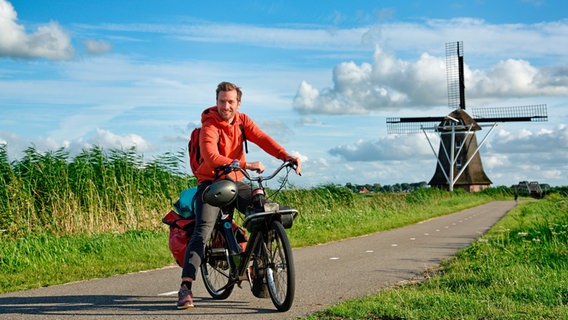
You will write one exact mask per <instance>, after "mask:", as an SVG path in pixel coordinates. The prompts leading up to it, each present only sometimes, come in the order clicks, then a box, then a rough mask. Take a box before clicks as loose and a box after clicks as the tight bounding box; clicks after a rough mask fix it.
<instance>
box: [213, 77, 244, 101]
mask: <svg viewBox="0 0 568 320" xmlns="http://www.w3.org/2000/svg"><path fill="white" fill-rule="evenodd" d="M232 90H237V101H239V102H240V101H241V97H242V96H243V92H242V91H241V88H239V86H237V85H236V84H234V83H231V82H227V81H223V82H221V83H219V84H218V85H217V90H216V92H215V101H217V100H218V99H219V92H221V91H232Z"/></svg>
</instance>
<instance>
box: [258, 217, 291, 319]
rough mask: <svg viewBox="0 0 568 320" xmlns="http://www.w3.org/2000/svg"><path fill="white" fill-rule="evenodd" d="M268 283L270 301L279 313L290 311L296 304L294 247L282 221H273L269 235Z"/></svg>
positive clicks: (267, 251)
mask: <svg viewBox="0 0 568 320" xmlns="http://www.w3.org/2000/svg"><path fill="white" fill-rule="evenodd" d="M265 243H266V259H267V265H268V268H267V270H266V275H265V277H266V283H267V285H268V292H269V294H270V299H271V300H272V303H273V304H274V306H275V307H276V309H277V310H278V311H281V312H284V311H288V310H289V309H290V308H291V307H292V303H293V302H294V293H295V290H296V281H295V279H296V275H295V268H294V258H293V256H292V247H291V246H290V241H289V240H288V235H287V234H286V231H285V230H284V226H283V225H282V223H280V221H276V220H275V221H273V222H272V224H271V229H270V230H269V231H268V233H267V237H266V239H265Z"/></svg>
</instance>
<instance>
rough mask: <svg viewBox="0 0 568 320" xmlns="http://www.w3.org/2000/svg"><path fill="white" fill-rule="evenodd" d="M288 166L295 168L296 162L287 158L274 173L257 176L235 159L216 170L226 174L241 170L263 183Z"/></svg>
mask: <svg viewBox="0 0 568 320" xmlns="http://www.w3.org/2000/svg"><path fill="white" fill-rule="evenodd" d="M286 167H290V168H292V169H294V168H295V164H294V163H293V162H292V161H289V160H286V161H284V162H283V163H282V164H281V165H280V166H279V167H278V168H276V170H274V172H273V173H272V174H270V175H268V176H261V175H259V176H256V177H251V176H250V174H249V173H248V171H246V170H245V169H243V168H241V166H240V165H239V161H236V160H235V161H233V162H231V163H230V164H226V165H223V166H220V167H218V168H217V169H215V171H216V172H217V173H219V174H220V175H226V174H229V173H231V172H233V171H240V172H241V173H242V174H243V175H244V176H245V178H247V179H248V180H249V181H252V182H258V183H261V182H262V181H266V180H270V179H273V178H274V177H275V176H276V175H277V174H278V173H279V172H280V171H281V170H282V169H284V168H286Z"/></svg>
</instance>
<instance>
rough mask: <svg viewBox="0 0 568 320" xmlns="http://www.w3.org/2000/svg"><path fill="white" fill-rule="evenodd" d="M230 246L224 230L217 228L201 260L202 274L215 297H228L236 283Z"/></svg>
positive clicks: (221, 298)
mask: <svg viewBox="0 0 568 320" xmlns="http://www.w3.org/2000/svg"><path fill="white" fill-rule="evenodd" d="M229 258H230V257H229V246H228V244H227V241H226V239H225V237H224V236H223V234H222V232H220V231H219V230H217V229H215V230H214V231H213V234H212V235H211V239H210V240H209V242H208V243H207V245H206V246H205V253H204V256H203V260H202V261H201V276H202V277H203V282H204V283H205V289H207V292H209V294H210V295H211V297H212V298H213V299H219V300H223V299H227V298H228V297H229V296H230V295H231V292H233V288H234V286H235V283H234V282H232V281H231V279H232V276H233V274H234V272H235V271H234V270H233V269H232V267H231V263H230V262H229Z"/></svg>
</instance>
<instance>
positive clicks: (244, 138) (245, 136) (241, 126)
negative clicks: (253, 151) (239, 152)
mask: <svg viewBox="0 0 568 320" xmlns="http://www.w3.org/2000/svg"><path fill="white" fill-rule="evenodd" d="M239 127H240V128H241V132H242V133H243V142H244V143H245V153H249V148H248V144H247V135H246V134H245V127H244V126H243V124H242V123H239Z"/></svg>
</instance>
